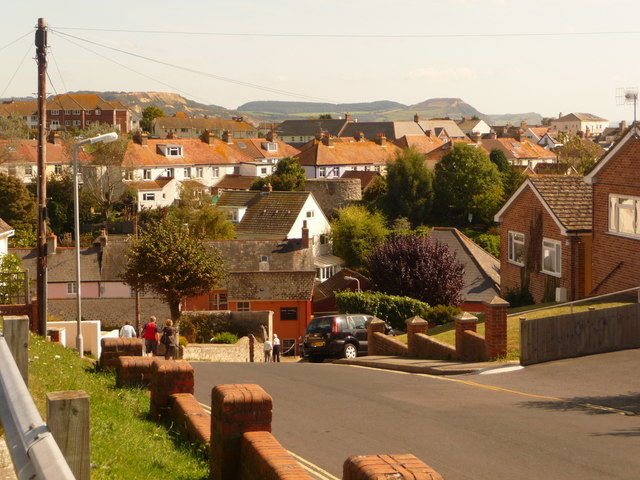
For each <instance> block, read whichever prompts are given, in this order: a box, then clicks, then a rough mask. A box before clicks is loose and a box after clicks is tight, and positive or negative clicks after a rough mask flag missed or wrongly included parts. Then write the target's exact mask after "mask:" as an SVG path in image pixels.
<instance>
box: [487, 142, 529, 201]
mask: <svg viewBox="0 0 640 480" xmlns="http://www.w3.org/2000/svg"><path fill="white" fill-rule="evenodd" d="M489 160H491V162H492V163H494V164H495V166H496V167H498V170H499V171H500V176H501V177H502V188H503V190H504V192H503V196H504V199H505V200H506V199H507V198H509V197H510V196H511V194H512V193H513V192H515V191H516V190H517V189H518V187H519V186H520V185H521V184H522V182H524V180H525V177H524V175H523V174H522V172H520V171H519V170H517V169H516V168H514V167H513V166H512V165H511V164H510V163H509V160H507V156H506V155H505V154H504V152H503V151H502V150H500V149H499V148H494V149H493V150H491V153H490V154H489Z"/></svg>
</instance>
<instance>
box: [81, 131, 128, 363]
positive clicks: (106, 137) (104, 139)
mask: <svg viewBox="0 0 640 480" xmlns="http://www.w3.org/2000/svg"><path fill="white" fill-rule="evenodd" d="M117 139H118V134H117V133H116V132H111V133H105V134H103V135H98V136H97V137H92V138H87V139H85V140H80V141H79V142H76V143H75V144H74V146H73V210H74V211H73V217H74V223H75V234H76V302H77V322H78V323H77V326H78V332H77V334H76V348H77V350H78V355H80V357H83V356H84V345H83V339H82V323H81V322H82V308H81V304H80V302H81V297H82V294H81V290H80V200H79V195H78V150H79V149H80V147H81V146H83V145H86V144H87V143H91V144H93V143H109V142H113V141H115V140H117Z"/></svg>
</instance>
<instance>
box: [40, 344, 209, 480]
mask: <svg viewBox="0 0 640 480" xmlns="http://www.w3.org/2000/svg"><path fill="white" fill-rule="evenodd" d="M29 359H30V363H29V390H30V392H31V396H32V397H33V399H34V401H35V403H36V405H37V407H38V410H39V411H40V413H41V415H42V417H43V418H45V415H46V397H45V395H46V393H47V392H55V391H64V390H84V391H85V392H87V394H88V395H89V398H90V405H91V464H92V467H93V468H92V471H91V478H93V479H96V480H100V479H125V478H126V479H128V480H138V479H140V480H142V479H157V478H170V479H181V480H187V479H188V480H204V479H207V478H208V472H209V468H208V460H207V458H206V456H205V455H204V454H203V450H202V448H201V447H199V446H197V445H191V444H189V443H188V442H187V441H186V440H184V439H183V437H181V436H178V435H177V434H174V433H172V432H170V431H169V430H168V428H167V426H165V425H158V424H156V423H155V422H152V421H151V420H149V418H148V416H149V394H148V392H147V391H146V390H141V389H128V388H127V389H120V388H115V375H114V374H113V373H106V372H100V371H97V370H96V369H95V368H94V364H93V363H92V362H91V361H90V360H87V359H80V358H78V356H77V354H76V353H75V351H74V350H70V349H66V348H64V347H61V346H59V345H56V344H52V343H49V342H46V341H44V340H43V339H42V338H41V337H38V336H33V335H32V336H31V338H30V346H29Z"/></svg>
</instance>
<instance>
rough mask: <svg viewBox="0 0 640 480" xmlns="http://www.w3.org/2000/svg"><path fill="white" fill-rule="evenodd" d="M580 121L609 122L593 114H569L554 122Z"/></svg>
mask: <svg viewBox="0 0 640 480" xmlns="http://www.w3.org/2000/svg"><path fill="white" fill-rule="evenodd" d="M575 120H580V121H581V122H608V121H609V120H607V119H606V118H602V117H599V116H597V115H593V114H592V113H569V114H567V115H564V116H562V117H560V118H555V119H553V120H552V122H571V121H575Z"/></svg>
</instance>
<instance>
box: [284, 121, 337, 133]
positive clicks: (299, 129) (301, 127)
mask: <svg viewBox="0 0 640 480" xmlns="http://www.w3.org/2000/svg"><path fill="white" fill-rule="evenodd" d="M346 123H347V120H345V119H313V120H285V121H284V122H282V123H281V124H280V127H278V135H280V136H310V135H315V134H316V133H318V132H323V133H328V134H329V135H333V136H338V134H339V133H340V131H341V130H342V128H343V127H344V126H345V125H346Z"/></svg>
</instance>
